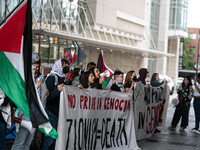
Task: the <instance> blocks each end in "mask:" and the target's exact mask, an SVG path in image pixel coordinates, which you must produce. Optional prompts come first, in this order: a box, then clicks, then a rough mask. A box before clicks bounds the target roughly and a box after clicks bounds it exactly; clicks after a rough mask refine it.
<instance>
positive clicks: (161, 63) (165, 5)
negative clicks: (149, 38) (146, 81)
mask: <svg viewBox="0 0 200 150" xmlns="http://www.w3.org/2000/svg"><path fill="white" fill-rule="evenodd" d="M169 8H170V0H161V1H160V17H159V31H158V48H157V49H158V51H162V52H167V45H168V26H169ZM166 66H167V58H166V57H162V58H158V59H157V65H156V71H157V72H159V73H160V74H166Z"/></svg>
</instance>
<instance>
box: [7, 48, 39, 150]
mask: <svg viewBox="0 0 200 150" xmlns="http://www.w3.org/2000/svg"><path fill="white" fill-rule="evenodd" d="M32 71H33V77H34V83H35V86H36V89H37V91H38V93H40V86H41V84H42V80H43V79H42V76H43V75H41V74H40V56H39V54H38V53H35V52H33V53H32ZM14 120H15V122H16V123H17V124H19V125H20V126H19V129H18V130H19V131H18V132H17V133H16V137H15V141H14V144H13V145H12V149H11V150H15V149H17V150H29V149H30V145H31V142H32V139H33V136H34V134H35V129H33V128H32V124H31V123H29V122H30V120H29V119H28V118H27V117H26V116H25V115H24V113H23V112H22V111H21V110H19V112H18V118H16V117H15V118H14ZM23 122H27V123H29V126H30V128H27V126H25V127H24V126H23ZM30 129H31V130H30Z"/></svg>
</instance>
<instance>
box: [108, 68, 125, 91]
mask: <svg viewBox="0 0 200 150" xmlns="http://www.w3.org/2000/svg"><path fill="white" fill-rule="evenodd" d="M114 79H115V83H114V84H113V85H112V86H111V87H110V89H111V90H113V91H118V92H124V86H123V79H124V73H123V72H121V71H120V70H116V71H115V72H114Z"/></svg>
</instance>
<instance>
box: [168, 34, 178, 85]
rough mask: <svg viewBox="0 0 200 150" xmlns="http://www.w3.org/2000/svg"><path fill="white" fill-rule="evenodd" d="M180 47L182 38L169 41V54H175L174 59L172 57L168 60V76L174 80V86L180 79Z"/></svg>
mask: <svg viewBox="0 0 200 150" xmlns="http://www.w3.org/2000/svg"><path fill="white" fill-rule="evenodd" d="M179 47H180V38H179V37H177V38H174V39H169V46H168V52H169V53H172V54H174V55H175V56H174V57H170V58H168V60H167V75H168V76H169V77H171V78H173V79H174V84H175V85H176V81H177V78H178V65H179Z"/></svg>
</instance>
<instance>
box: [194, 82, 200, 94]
mask: <svg viewBox="0 0 200 150" xmlns="http://www.w3.org/2000/svg"><path fill="white" fill-rule="evenodd" d="M196 85H197V87H198V88H199V89H200V84H199V83H198V82H196ZM194 96H200V93H199V92H198V91H197V89H196V87H195V86H194Z"/></svg>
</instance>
